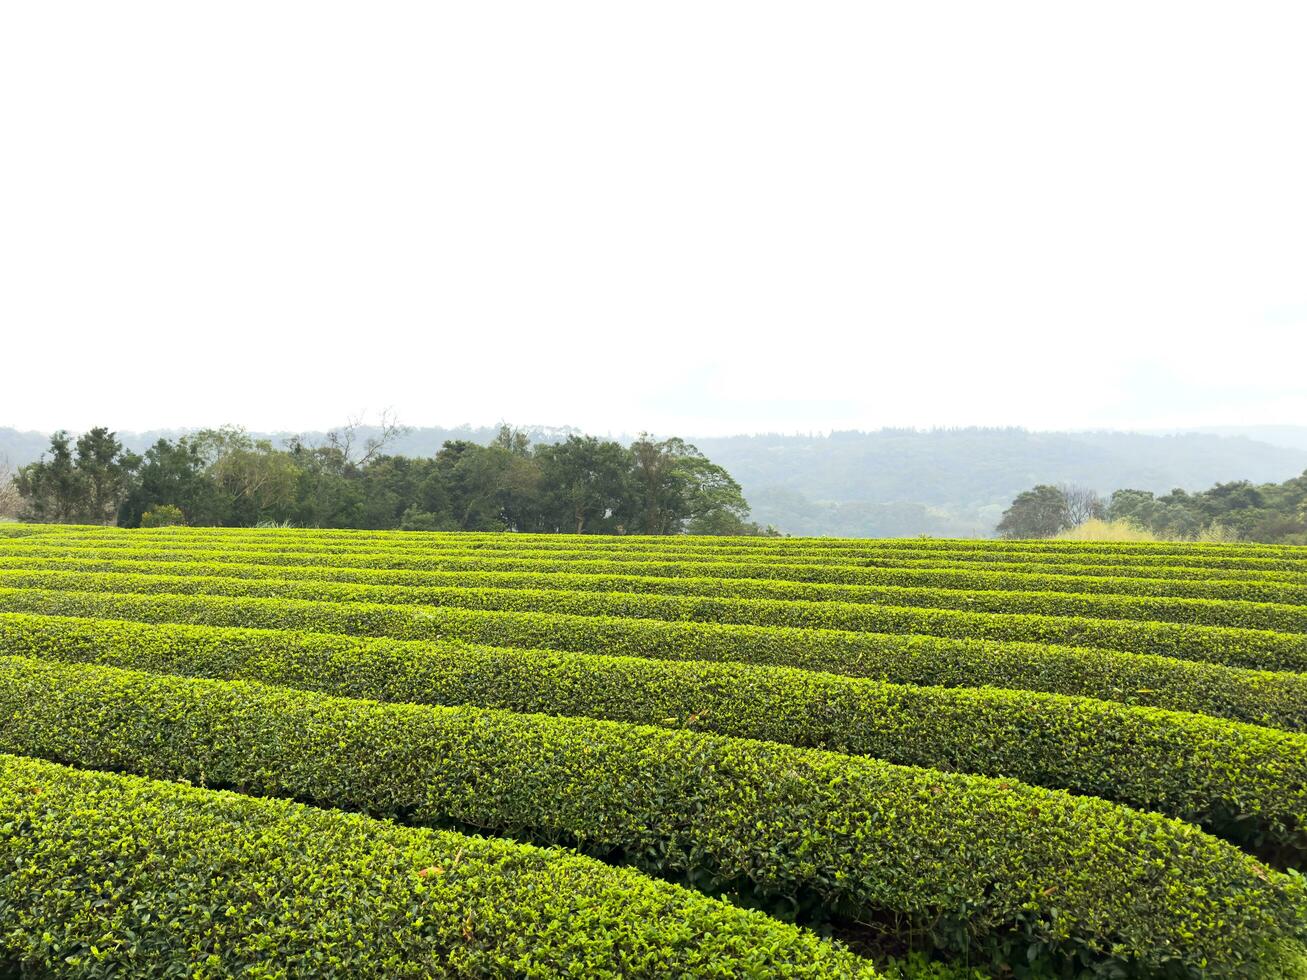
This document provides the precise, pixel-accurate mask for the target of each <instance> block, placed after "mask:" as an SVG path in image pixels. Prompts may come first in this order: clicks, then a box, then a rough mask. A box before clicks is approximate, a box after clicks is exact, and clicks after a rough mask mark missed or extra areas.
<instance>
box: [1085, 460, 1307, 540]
mask: <svg viewBox="0 0 1307 980" xmlns="http://www.w3.org/2000/svg"><path fill="white" fill-rule="evenodd" d="M1110 510H1111V515H1112V516H1113V517H1114V518H1118V519H1124V520H1130V521H1133V522H1134V523H1136V524H1138V525H1140V526H1142V527H1145V528H1147V529H1148V530H1150V531H1152V532H1153V533H1154V534H1156V535H1158V536H1159V537H1170V538H1182V539H1183V538H1199V537H1202V536H1204V535H1206V536H1207V537H1209V538H1210V537H1212V536H1213V535H1212V529H1213V528H1218V529H1225V530H1226V533H1227V534H1229V535H1232V536H1235V537H1237V538H1238V539H1241V540H1246V541H1267V542H1284V543H1287V544H1307V473H1303V475H1302V476H1299V477H1295V478H1294V479H1292V480H1286V481H1285V482H1284V483H1267V484H1262V485H1260V486H1258V485H1254V484H1252V483H1249V482H1247V481H1239V482H1235V483H1218V484H1216V485H1215V486H1214V487H1212V488H1211V489H1210V490H1204V491H1202V492H1200V493H1192V494H1191V493H1186V492H1185V491H1184V490H1178V489H1177V490H1172V491H1171V492H1170V493H1167V494H1163V495H1161V496H1154V495H1153V494H1152V493H1149V492H1147V491H1144V490H1118V491H1117V492H1116V493H1114V494H1112V502H1111V508H1110Z"/></svg>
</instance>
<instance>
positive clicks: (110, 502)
mask: <svg viewBox="0 0 1307 980" xmlns="http://www.w3.org/2000/svg"><path fill="white" fill-rule="evenodd" d="M140 462H141V459H140V457H139V456H137V455H136V454H134V453H125V452H124V451H123V446H122V443H120V442H119V441H118V438H117V434H116V433H113V432H110V431H109V430H108V429H106V428H104V427H102V426H101V427H97V428H94V429H91V430H90V431H89V432H87V433H84V434H83V435H81V436H79V437H78V439H77V469H78V470H79V471H80V472H81V474H82V479H83V481H84V485H85V491H84V493H85V497H84V501H85V510H84V512H83V519H84V520H85V521H87V522H88V523H91V524H110V523H112V522H113V521H114V519H115V518H116V517H117V514H118V507H119V505H120V504H121V503H122V502H123V499H124V498H125V497H126V496H127V494H128V493H130V492H131V489H132V473H133V471H135V469H136V468H137V467H138V466H139V465H140Z"/></svg>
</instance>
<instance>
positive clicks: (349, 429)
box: [327, 409, 408, 468]
mask: <svg viewBox="0 0 1307 980" xmlns="http://www.w3.org/2000/svg"><path fill="white" fill-rule="evenodd" d="M365 427H366V426H365V424H364V418H363V416H362V415H358V416H355V417H354V418H351V419H348V420H347V421H346V422H345V424H344V425H343V426H341V427H340V428H339V429H332V430H331V431H330V432H328V433H327V445H328V446H330V447H331V448H332V449H335V450H336V451H337V452H339V453H340V456H341V458H342V459H343V460H344V461H345V464H346V465H347V466H354V467H360V468H361V467H364V466H367V465H368V463H370V462H372V460H374V459H376V458H377V457H378V456H380V455H381V454H382V451H383V450H384V449H385V448H386V447H387V446H389V445H390V444H391V443H393V442H394V441H395V440H396V439H398V438H400V437H401V436H403V435H404V434H405V433H407V432H408V426H406V425H401V424H400V421H399V416H397V415H396V414H395V413H394V412H393V411H392V410H391V409H386V410H385V411H384V412H382V413H381V419H380V421H379V422H378V423H377V425H376V433H375V435H369V436H366V437H365V438H364V439H363V443H362V447H361V448H360V447H358V442H359V437H360V435H361V433H362V430H363V429H364V428H365ZM356 449H357V451H358V456H357V458H356V457H355V455H354V454H355V451H356Z"/></svg>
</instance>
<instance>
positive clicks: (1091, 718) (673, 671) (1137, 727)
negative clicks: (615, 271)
mask: <svg viewBox="0 0 1307 980" xmlns="http://www.w3.org/2000/svg"><path fill="white" fill-rule="evenodd" d="M0 655H5V656H20V657H37V658H41V659H44V660H54V661H59V662H63V663H98V664H103V665H107V666H113V667H123V668H130V669H133V670H143V671H148V672H150V673H162V674H174V675H180V676H189V677H205V678H211V679H216V680H253V681H260V682H265V683H272V684H280V685H283V686H288V687H295V688H298V689H301V690H311V691H317V692H322V693H327V694H335V695H343V696H347V697H360V698H370V699H373V700H379V701H389V702H410V703H419V704H435V705H461V704H470V705H475V706H478V707H483V708H504V709H508V710H512V711H517V712H540V713H546V714H559V715H575V716H588V717H593V718H602V719H608V720H612V721H625V722H632V723H637V724H648V725H662V726H670V727H687V728H692V729H695V730H700V731H710V732H716V733H718V734H723V735H732V736H737V737H743V738H755V739H763V740H767V741H773V742H784V743H786V744H789V745H796V746H800V747H806V748H825V749H831V750H834V751H838V752H844V753H848V754H854V755H867V756H874V757H876V758H880V759H885V760H887V761H890V762H895V763H900V764H904V765H914V766H928V767H931V768H935V769H943V770H948V771H955V772H966V773H977V774H981V775H990V776H1009V777H1012V778H1015V779H1020V780H1022V781H1024V782H1028V783H1032V784H1035V785H1039V786H1046V787H1050V788H1060V789H1067V790H1071V791H1073V792H1077V793H1082V794H1088V795H1093V796H1099V797H1102V798H1104V799H1110V800H1115V801H1116V802H1120V803H1125V804H1128V805H1130V806H1133V807H1136V808H1138V809H1145V810H1155V811H1158V812H1161V813H1165V814H1167V815H1169V816H1172V817H1176V818H1178V819H1182V820H1186V821H1188V822H1191V823H1198V824H1200V825H1201V826H1203V827H1204V828H1206V829H1207V830H1208V831H1209V832H1211V833H1214V834H1216V835H1217V836H1222V837H1226V838H1228V839H1230V840H1233V841H1235V842H1237V843H1241V844H1244V845H1246V846H1249V847H1251V848H1253V849H1255V850H1256V851H1257V852H1258V853H1259V854H1261V855H1262V856H1263V857H1265V858H1266V859H1268V860H1270V861H1272V863H1277V864H1289V865H1292V866H1294V867H1301V866H1302V865H1303V860H1302V859H1303V857H1304V856H1307V826H1305V821H1304V816H1305V815H1307V736H1303V735H1291V734H1288V733H1286V732H1279V731H1273V730H1271V729H1266V728H1258V727H1255V726H1251V725H1243V724H1238V723H1235V722H1230V721H1225V720H1220V719H1215V718H1206V717H1203V716H1201V715H1191V714H1182V713H1177V712H1170V711H1158V710H1155V709H1148V708H1130V707H1125V706H1122V705H1119V704H1113V703H1110V702H1103V701H1097V700H1091V699H1088V698H1070V697H1065V696H1060V695H1054V694H1035V693H1030V692H1019V691H1005V690H996V689H992V688H987V689H983V690H972V689H958V688H938V687H912V686H904V685H898V684H887V683H884V682H881V681H873V680H865V679H855V678H850V677H841V676H837V675H833V674H824V673H814V672H810V671H802V670H794V669H790V668H778V667H759V666H750V665H745V664H717V663H669V662H663V661H649V660H641V659H638V658H631V657H608V656H588V655H583V654H572V653H556V652H546V651H539V650H505V649H498V648H494V647H483V646H469V645H463V644H441V645H435V644H414V643H405V642H400V641H393V640H368V639H357V638H353V637H345V636H333V635H324V634H315V633H302V632H293V631H267V630H249V629H221V628H215V627H204V626H175V625H167V626H150V625H144V624H139V623H123V622H114V621H112V620H88V619H59V618H48V617H24V616H18V617H4V616H0Z"/></svg>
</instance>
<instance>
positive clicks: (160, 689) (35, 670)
mask: <svg viewBox="0 0 1307 980" xmlns="http://www.w3.org/2000/svg"><path fill="white" fill-rule="evenodd" d="M0 716H3V717H4V718H5V719H6V726H5V728H4V730H3V731H2V732H0V751H5V752H12V753H21V754H25V755H33V756H39V757H43V758H48V759H51V760H53V761H61V762H69V763H75V764H77V765H79V766H83V767H94V768H101V769H114V770H127V771H131V772H135V773H138V774H141V775H147V776H153V777H167V778H171V779H187V780H191V781H199V782H204V783H208V784H212V785H218V786H231V787H236V788H239V789H242V790H245V791H248V792H253V793H259V794H268V795H278V796H288V797H293V798H296V799H299V800H304V801H309V802H316V803H319V804H323V805H328V806H333V807H345V808H350V809H362V810H365V811H367V812H369V813H371V814H374V815H378V816H391V817H399V818H402V819H404V820H405V821H406V822H409V823H415V824H422V825H434V826H443V825H448V824H450V823H451V822H452V823H455V824H456V825H458V826H460V827H472V828H482V829H486V830H493V831H495V832H497V833H502V834H512V835H518V836H521V837H526V838H530V839H531V840H534V841H538V842H545V843H564V844H569V845H576V846H579V847H582V848H584V849H585V850H587V851H589V852H591V853H595V854H600V855H604V856H607V857H609V858H610V859H612V858H614V857H620V859H622V860H624V861H628V862H631V863H633V864H636V865H638V866H639V867H642V868H644V869H647V870H649V871H651V872H655V873H658V874H660V875H678V876H682V877H683V879H684V880H686V881H688V882H690V883H693V884H695V885H696V886H699V887H702V888H707V889H709V890H713V891H722V892H725V893H727V894H734V895H739V896H740V897H741V899H742V900H746V901H748V900H754V901H756V900H760V899H766V900H767V901H772V902H774V901H776V900H778V899H788V900H790V901H793V902H795V903H796V905H797V906H798V907H799V908H804V907H807V905H808V904H809V903H811V902H814V901H815V902H818V903H819V904H820V907H821V908H822V909H824V910H827V911H829V912H831V913H842V914H844V915H847V916H850V917H853V918H859V919H865V918H866V917H868V916H876V915H884V914H891V915H898V916H902V917H904V918H905V919H906V920H907V921H909V922H910V923H912V925H911V927H910V929H909V931H910V932H912V933H914V934H919V935H921V936H922V937H923V938H926V939H929V941H931V942H933V943H935V944H937V945H939V946H941V947H942V948H944V949H961V950H976V951H978V950H983V949H985V948H986V944H987V943H993V942H994V941H995V940H998V942H999V945H998V946H997V947H996V951H997V952H998V953H999V954H1000V956H1001V958H1002V960H1003V961H1007V960H1011V959H1014V958H1016V957H1019V956H1024V955H1028V954H1029V951H1031V950H1034V951H1035V953H1036V955H1038V954H1039V953H1042V952H1044V951H1053V952H1055V953H1057V954H1061V955H1062V956H1064V957H1066V958H1067V959H1068V960H1072V959H1075V958H1078V957H1080V956H1081V954H1086V955H1090V956H1092V957H1095V958H1104V957H1106V958H1109V959H1116V960H1120V961H1121V962H1122V963H1123V964H1127V965H1130V966H1131V967H1137V968H1143V969H1164V968H1185V969H1190V970H1200V969H1206V970H1210V971H1213V972H1219V973H1220V974H1221V975H1229V974H1231V973H1233V972H1237V971H1242V970H1248V969H1251V968H1252V967H1253V965H1254V964H1256V963H1257V962H1258V961H1259V960H1260V958H1261V957H1262V956H1263V955H1264V953H1265V951H1266V950H1267V949H1268V947H1269V946H1270V945H1271V944H1273V943H1274V942H1276V941H1278V940H1281V939H1284V938H1292V937H1297V936H1300V935H1303V934H1305V933H1307V892H1305V891H1304V888H1303V885H1302V880H1301V879H1300V878H1297V877H1289V876H1285V875H1282V874H1280V873H1278V872H1275V871H1272V870H1270V869H1268V868H1266V867H1264V866H1263V865H1261V864H1260V863H1259V862H1257V861H1255V860H1254V859H1252V858H1249V857H1247V856H1246V855H1244V854H1243V853H1242V852H1240V851H1239V850H1238V849H1236V848H1234V847H1232V846H1230V845H1228V844H1225V843H1223V842H1220V841H1217V840H1216V839H1214V838H1212V837H1209V836H1207V835H1205V834H1203V833H1201V832H1200V831H1198V830H1196V829H1195V828H1193V827H1192V826H1190V825H1188V824H1184V823H1181V822H1179V821H1175V820H1170V819H1167V818H1164V817H1160V816H1157V815H1153V814H1145V813H1140V812H1137V811H1134V810H1130V809H1127V808H1125V807H1121V806H1118V805H1115V804H1111V803H1107V802H1104V801H1101V800H1096V799H1093V798H1090V797H1076V796H1071V795H1068V794H1066V793H1060V792H1055V791H1049V790H1042V789H1037V788H1034V787H1029V786H1025V785H1023V784H1021V783H1018V782H1014V781H1008V780H995V779H986V778H983V777H975V776H963V775H954V774H945V773H941V772H937V771H933V770H929V769H915V768H906V767H902V766H895V765H890V764H888V763H884V762H880V761H878V760H872V759H866V758H858V757H850V756H843V755H837V754H833V753H828V752H819V751H815V750H811V749H797V748H793V747H791V746H785V745H777V744H773V743H768V742H756V741H749V740H744V739H732V738H724V737H720V736H714V735H705V734H699V733H691V732H673V731H666V730H663V729H657V728H648V727H640V726H632V725H621V724H614V723H611V722H602V721H594V720H591V719H574V718H559V717H548V716H543V715H518V714H512V713H509V712H495V711H484V710H479V709H473V708H435V707H426V706H418V705H399V704H380V703H377V702H372V701H360V700H352V699H343V698H332V697H327V696H324V695H319V694H311V693H308V692H304V691H294V690H288V689H283V688H277V687H268V686H264V685H259V684H254V683H249V682H239V681H208V680H195V679H184V678H175V677H160V676H155V675H150V674H143V673H139V672H132V671H123V670H118V669H114V668H107V667H92V666H88V665H78V666H68V665H62V664H52V663H48V662H43V661H37V660H30V659H24V658H10V659H7V660H5V661H3V662H0ZM174 846H176V845H175V844H174Z"/></svg>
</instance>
